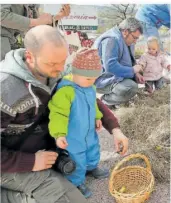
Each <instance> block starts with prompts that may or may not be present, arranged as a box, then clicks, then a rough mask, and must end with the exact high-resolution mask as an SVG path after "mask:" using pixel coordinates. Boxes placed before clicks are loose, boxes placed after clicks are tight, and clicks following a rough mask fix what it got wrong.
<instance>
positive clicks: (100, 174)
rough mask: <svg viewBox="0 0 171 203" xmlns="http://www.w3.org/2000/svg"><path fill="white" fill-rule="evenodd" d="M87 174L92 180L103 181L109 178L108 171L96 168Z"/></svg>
mask: <svg viewBox="0 0 171 203" xmlns="http://www.w3.org/2000/svg"><path fill="white" fill-rule="evenodd" d="M87 174H88V175H92V176H93V177H94V178H97V179H103V178H107V177H109V170H107V169H101V168H99V167H97V168H95V169H93V170H91V171H88V172H87Z"/></svg>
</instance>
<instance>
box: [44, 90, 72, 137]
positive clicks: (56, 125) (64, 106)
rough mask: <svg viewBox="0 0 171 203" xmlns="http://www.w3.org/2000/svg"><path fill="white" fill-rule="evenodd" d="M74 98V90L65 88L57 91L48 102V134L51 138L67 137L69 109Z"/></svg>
mask: <svg viewBox="0 0 171 203" xmlns="http://www.w3.org/2000/svg"><path fill="white" fill-rule="evenodd" d="M74 97H75V92H74V88H73V87H71V86H65V87H62V88H60V89H59V90H57V92H56V93H55V94H54V96H53V97H52V99H51V100H50V101H49V104H48V107H49V110H50V114H49V120H50V121H49V132H50V135H51V136H52V137H54V138H58V137H61V136H66V135H67V133H68V120H69V115H70V107H71V104H72V102H73V100H74Z"/></svg>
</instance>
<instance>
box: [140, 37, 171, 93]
mask: <svg viewBox="0 0 171 203" xmlns="http://www.w3.org/2000/svg"><path fill="white" fill-rule="evenodd" d="M147 47H148V50H147V52H146V53H144V54H143V55H142V56H141V58H140V60H139V61H138V65H141V66H142V68H143V76H144V79H145V91H147V92H149V93H150V92H151V91H150V90H152V91H153V86H155V89H161V88H162V87H163V85H164V81H165V80H164V78H163V69H164V68H165V69H167V70H169V71H170V64H169V62H168V61H167V60H166V57H165V55H164V54H163V53H162V52H161V51H160V46H159V41H158V39H157V38H156V37H150V38H148V40H147Z"/></svg>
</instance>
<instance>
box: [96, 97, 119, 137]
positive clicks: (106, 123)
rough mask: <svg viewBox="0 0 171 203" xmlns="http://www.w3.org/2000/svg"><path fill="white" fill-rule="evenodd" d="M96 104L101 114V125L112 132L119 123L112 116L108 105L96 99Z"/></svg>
mask: <svg viewBox="0 0 171 203" xmlns="http://www.w3.org/2000/svg"><path fill="white" fill-rule="evenodd" d="M97 105H98V108H99V110H100V111H101V113H102V114H103V117H102V118H101V120H102V125H103V127H104V128H105V129H106V130H107V131H108V132H109V133H110V134H112V130H113V129H114V128H119V127H120V126H119V123H118V119H117V118H116V117H115V116H114V114H113V113H112V112H111V111H110V110H109V109H108V107H107V106H106V105H105V104H103V102H102V101H100V100H99V99H97Z"/></svg>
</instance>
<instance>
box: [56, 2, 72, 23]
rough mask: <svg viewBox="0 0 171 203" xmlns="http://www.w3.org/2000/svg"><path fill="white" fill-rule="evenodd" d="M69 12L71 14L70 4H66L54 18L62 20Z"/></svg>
mask: <svg viewBox="0 0 171 203" xmlns="http://www.w3.org/2000/svg"><path fill="white" fill-rule="evenodd" d="M69 14H70V5H69V4H65V5H63V6H62V8H61V10H60V11H59V13H57V14H56V15H54V20H55V21H58V20H61V19H62V18H63V17H66V16H69Z"/></svg>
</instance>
